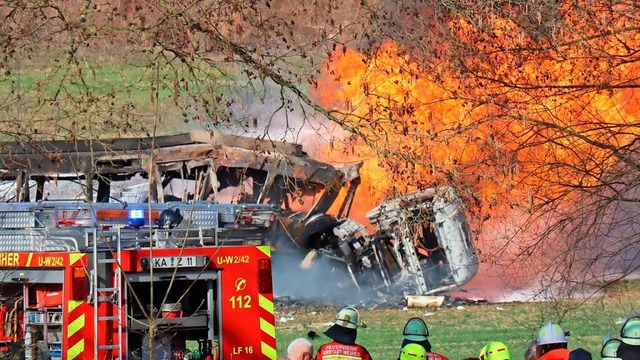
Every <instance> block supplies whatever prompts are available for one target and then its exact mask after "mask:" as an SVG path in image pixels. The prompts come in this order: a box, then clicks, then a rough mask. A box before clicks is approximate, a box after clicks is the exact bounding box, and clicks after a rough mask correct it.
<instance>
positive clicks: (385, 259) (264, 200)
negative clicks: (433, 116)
mask: <svg viewBox="0 0 640 360" xmlns="http://www.w3.org/2000/svg"><path fill="white" fill-rule="evenodd" d="M0 152H1V153H2V163H1V164H0V191H1V193H0V198H1V199H2V201H3V202H4V203H6V204H13V203H19V204H20V206H22V207H24V206H33V207H34V209H36V208H38V207H46V206H47V204H49V203H52V202H55V203H56V204H59V203H61V202H64V201H73V202H78V201H82V202H86V203H89V204H91V203H95V204H108V205H109V206H110V207H113V208H123V209H124V208H127V207H136V206H138V207H139V206H140V205H139V204H142V203H150V204H153V209H155V210H158V211H160V210H163V209H173V211H174V215H177V214H176V212H175V210H176V209H177V210H179V216H177V217H176V218H178V220H177V221H176V223H175V224H172V225H173V226H178V227H183V228H184V227H189V226H191V225H190V224H192V223H195V222H194V221H193V218H194V216H195V215H192V214H191V213H190V211H191V209H193V208H194V207H202V206H208V205H207V204H237V210H236V212H235V216H236V218H235V222H234V223H233V224H230V225H229V227H230V228H233V229H232V230H233V231H227V232H224V233H221V234H217V233H216V234H215V237H216V240H215V241H216V243H218V242H219V243H220V244H224V243H225V242H229V243H231V242H237V243H251V244H260V245H270V246H271V248H272V255H273V262H274V270H273V271H274V273H273V277H274V288H275V291H276V295H278V294H277V292H278V291H279V290H278V289H279V285H282V287H283V290H282V291H283V292H284V293H285V294H286V292H287V290H286V288H287V285H291V283H290V281H289V280H279V279H291V278H296V279H298V280H302V279H305V278H306V277H305V271H308V272H313V271H315V273H316V274H320V275H319V276H322V277H324V278H325V279H327V278H331V277H332V276H334V275H335V276H336V280H335V281H333V283H334V284H337V287H338V288H340V287H349V288H354V286H355V288H357V289H360V290H361V291H373V293H377V294H414V295H427V294H435V293H440V292H443V291H448V290H453V289H456V288H458V287H460V286H461V285H463V284H465V283H466V282H468V281H469V280H471V279H472V278H473V277H474V276H475V274H476V272H477V270H478V258H477V254H476V248H475V245H474V242H473V241H472V238H471V232H470V230H469V225H468V223H467V220H466V217H465V214H464V210H463V205H462V203H461V201H460V200H459V199H458V198H457V197H456V195H455V193H454V191H453V189H452V188H448V187H443V188H437V189H425V190H421V191H417V192H414V193H410V194H405V195H402V196H399V197H395V198H389V199H386V200H384V201H382V202H381V203H380V204H379V205H378V206H377V207H375V208H374V209H371V210H370V211H369V212H367V213H366V217H367V219H368V220H369V222H370V224H367V225H365V224H361V223H359V222H357V221H355V220H353V219H352V218H351V217H350V211H351V208H352V205H353V202H354V198H355V197H356V193H357V189H358V185H359V184H360V174H359V170H360V167H361V165H359V164H356V165H349V166H332V165H330V164H327V163H323V162H319V161H316V160H314V159H311V158H310V157H309V156H308V155H307V154H306V153H305V152H304V151H303V149H302V146H301V145H298V144H292V143H285V142H277V141H271V140H262V139H256V138H247V137H239V136H234V135H228V134H222V133H214V132H204V131H194V132H190V133H186V134H180V135H170V136H159V137H156V138H153V139H151V138H119V139H95V140H82V141H79V140H78V141H62V140H61V141H46V142H45V141H43V142H29V143H17V142H6V143H2V144H0ZM65 184H67V185H65ZM134 204H138V205H135V206H134ZM265 206H268V208H269V209H271V210H273V212H272V213H271V214H274V215H271V216H269V217H268V218H264V219H262V218H259V217H256V216H255V215H253V217H252V216H246V215H243V214H245V213H243V212H242V210H243V209H252V208H253V207H260V208H264V207H265ZM330 209H338V210H337V211H334V212H335V213H333V214H331V213H330ZM254 214H255V213H254ZM223 215H224V214H220V215H219V216H223ZM149 216H151V215H149ZM76 220H77V221H78V223H80V220H81V219H76ZM154 220H155V221H158V219H154ZM74 221H75V220H74ZM83 221H89V222H91V221H93V220H92V219H91V217H90V216H89V218H88V219H83ZM256 222H261V223H262V224H265V223H266V224H268V225H269V226H268V229H266V230H265V231H260V232H259V233H256V232H255V231H253V230H251V229H250V228H247V229H243V227H242V226H241V225H245V224H249V225H251V224H253V223H256ZM220 223H222V221H220ZM0 224H2V222H0ZM285 259H286V260H285ZM291 259H295V262H293V263H292V262H291V261H290V260H291ZM279 261H281V262H282V263H283V264H287V267H278V265H277V264H278V262H279ZM291 264H293V265H291ZM292 266H295V268H293V267H292ZM327 266H328V267H327ZM302 281H305V280H302Z"/></svg>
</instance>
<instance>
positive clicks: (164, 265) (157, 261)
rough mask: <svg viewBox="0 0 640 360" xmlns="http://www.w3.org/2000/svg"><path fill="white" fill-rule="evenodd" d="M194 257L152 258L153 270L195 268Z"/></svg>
mask: <svg viewBox="0 0 640 360" xmlns="http://www.w3.org/2000/svg"><path fill="white" fill-rule="evenodd" d="M197 265H198V264H197V262H196V257H195V256H165V257H157V258H153V267H154V269H170V268H177V267H178V268H182V267H194V266H197Z"/></svg>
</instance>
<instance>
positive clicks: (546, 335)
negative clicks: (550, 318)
mask: <svg viewBox="0 0 640 360" xmlns="http://www.w3.org/2000/svg"><path fill="white" fill-rule="evenodd" d="M537 343H538V360H568V359H569V352H570V351H569V349H568V348H567V334H566V333H565V332H564V330H563V329H562V328H561V327H560V325H558V324H554V323H551V322H549V323H547V324H545V325H544V326H542V327H541V328H540V330H539V331H538V340H537Z"/></svg>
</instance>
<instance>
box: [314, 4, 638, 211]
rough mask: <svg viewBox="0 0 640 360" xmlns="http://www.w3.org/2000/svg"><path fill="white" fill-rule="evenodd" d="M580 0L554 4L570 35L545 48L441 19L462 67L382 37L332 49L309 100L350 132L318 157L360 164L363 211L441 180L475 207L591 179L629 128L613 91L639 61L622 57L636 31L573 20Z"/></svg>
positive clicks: (627, 102)
mask: <svg viewBox="0 0 640 360" xmlns="http://www.w3.org/2000/svg"><path fill="white" fill-rule="evenodd" d="M581 5H583V4H581V3H580V2H570V3H567V5H565V6H564V7H563V8H562V9H560V11H559V14H561V18H560V21H562V22H564V24H566V25H568V26H570V27H572V28H573V29H574V30H573V32H571V33H569V32H558V33H557V34H554V35H553V38H554V40H555V41H554V44H555V46H548V44H544V43H541V41H540V40H537V39H535V38H533V37H532V36H531V35H529V34H528V33H527V32H526V31H525V30H524V29H522V28H520V27H519V26H518V25H517V24H516V23H515V22H514V21H511V20H509V19H503V18H499V17H497V16H492V17H489V18H488V19H487V21H486V23H485V24H483V29H484V30H483V31H482V30H479V29H478V28H476V27H474V25H473V24H471V23H470V22H469V21H467V20H465V19H462V18H455V19H453V20H452V21H451V22H450V24H449V29H450V30H451V31H452V32H453V33H454V36H453V37H452V38H454V39H457V41H459V44H458V45H460V44H462V45H464V46H465V47H466V48H467V49H471V50H468V53H467V54H468V56H466V57H465V58H462V60H461V61H462V64H463V65H464V69H466V70H465V71H463V70H462V69H463V68H461V66H460V63H455V62H454V61H451V60H439V61H434V62H433V63H431V64H429V65H430V68H429V69H428V70H427V69H426V68H425V66H424V64H421V63H418V62H417V61H416V60H415V59H414V58H412V57H411V56H409V55H408V54H409V51H408V50H407V49H404V48H402V47H401V46H400V45H398V44H396V43H394V42H392V41H387V42H385V43H384V44H382V45H381V46H380V48H379V50H378V51H377V52H376V53H375V54H374V55H373V56H371V57H368V56H366V55H364V54H361V53H358V52H356V51H354V50H351V49H347V50H346V51H336V52H335V53H333V54H332V55H331V56H330V57H329V58H328V59H327V61H326V63H325V68H324V71H323V73H322V76H321V78H320V80H319V82H318V85H317V88H316V89H314V90H313V95H314V96H315V97H316V98H317V99H318V101H319V102H320V103H321V104H322V105H323V106H325V107H326V108H328V109H332V110H334V111H335V112H334V114H337V117H338V118H339V119H340V120H341V121H343V122H344V124H343V128H345V129H347V130H348V132H351V133H353V132H356V133H359V134H360V135H361V138H359V139H357V140H356V139H354V138H353V137H345V139H346V140H347V141H345V142H342V143H340V142H338V141H335V142H334V143H333V144H332V147H331V149H330V150H328V151H326V152H325V157H326V159H323V160H327V161H331V159H334V160H335V159H336V158H342V159H344V160H345V161H353V160H356V159H362V160H364V161H365V165H364V168H363V170H362V171H361V173H362V174H363V187H365V189H367V190H368V191H369V192H370V196H368V197H366V200H367V202H368V204H360V206H361V207H362V208H363V209H369V208H370V207H371V206H370V205H371V203H373V204H374V205H375V203H377V201H379V200H380V199H381V198H383V197H385V196H388V195H391V194H393V193H394V192H397V191H400V192H406V191H410V190H413V189H416V188H425V187H430V186H438V185H445V184H448V185H458V184H472V187H473V188H474V189H476V190H474V193H479V194H480V195H479V196H476V197H475V198H476V199H481V200H482V201H483V203H482V206H484V210H485V211H490V210H491V209H493V210H494V211H495V210H496V207H498V206H512V205H513V204H516V205H517V206H522V207H531V206H532V205H533V203H535V198H541V199H544V198H552V197H554V196H557V195H558V194H564V195H566V194H567V193H568V192H570V191H571V189H572V188H573V186H574V185H576V186H583V187H584V186H592V185H597V184H598V183H599V182H600V181H601V180H602V176H603V175H604V174H606V172H607V171H608V169H609V168H610V167H611V166H613V165H614V164H615V163H616V162H617V161H618V160H617V159H616V156H615V152H616V150H615V149H619V148H620V147H622V146H624V145H627V144H630V143H631V142H632V141H634V140H635V139H636V137H637V136H638V135H639V133H640V130H639V128H638V127H637V126H636V124H635V123H636V122H637V120H636V119H635V117H634V116H632V115H633V114H636V113H637V111H638V110H639V108H640V103H639V101H638V97H637V96H636V94H635V90H634V88H633V86H628V87H627V86H625V84H626V81H627V80H628V79H637V78H639V77H638V76H639V75H640V62H637V61H636V62H629V61H625V59H626V60H628V57H629V56H631V55H632V54H630V53H629V52H630V50H629V49H637V48H638V45H640V32H637V31H634V30H633V29H631V28H630V29H629V30H627V25H628V24H627V23H626V22H625V20H624V18H620V19H612V18H610V17H611V16H610V13H609V12H607V10H606V9H603V10H601V11H597V13H598V14H599V15H600V19H601V21H602V22H606V23H607V24H608V26H609V27H608V28H607V29H608V30H606V31H604V32H603V31H602V27H596V26H592V25H589V24H587V23H585V22H583V21H580V16H581V15H580V13H579V12H577V11H576V8H574V7H577V6H581ZM622 13H624V12H622ZM487 28H488V29H490V30H488V31H487V30H486V29H487ZM595 35H598V36H595ZM584 39H589V40H588V41H586V40H584ZM456 46H457V45H451V46H447V47H445V48H443V49H442V51H444V52H447V51H454V49H455V48H457V49H460V48H461V47H456ZM602 51H606V52H608V54H609V56H607V57H604V56H603V55H602ZM443 58H444V59H448V57H447V56H443ZM363 139H364V140H363ZM347 155H348V156H347ZM532 194H533V195H532ZM501 196H506V199H507V201H504V200H505V198H502V199H501V198H500V197H501ZM500 204H505V205H500Z"/></svg>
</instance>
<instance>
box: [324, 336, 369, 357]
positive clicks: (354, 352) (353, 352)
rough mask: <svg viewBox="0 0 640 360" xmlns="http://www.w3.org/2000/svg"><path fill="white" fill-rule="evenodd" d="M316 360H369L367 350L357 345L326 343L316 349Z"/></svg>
mask: <svg viewBox="0 0 640 360" xmlns="http://www.w3.org/2000/svg"><path fill="white" fill-rule="evenodd" d="M316 360H371V355H369V352H368V351H367V349H365V348H364V347H363V346H360V345H358V344H350V345H349V344H341V343H339V342H335V341H333V342H330V343H326V344H324V345H322V346H320V348H319V349H318V355H317V356H316Z"/></svg>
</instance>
